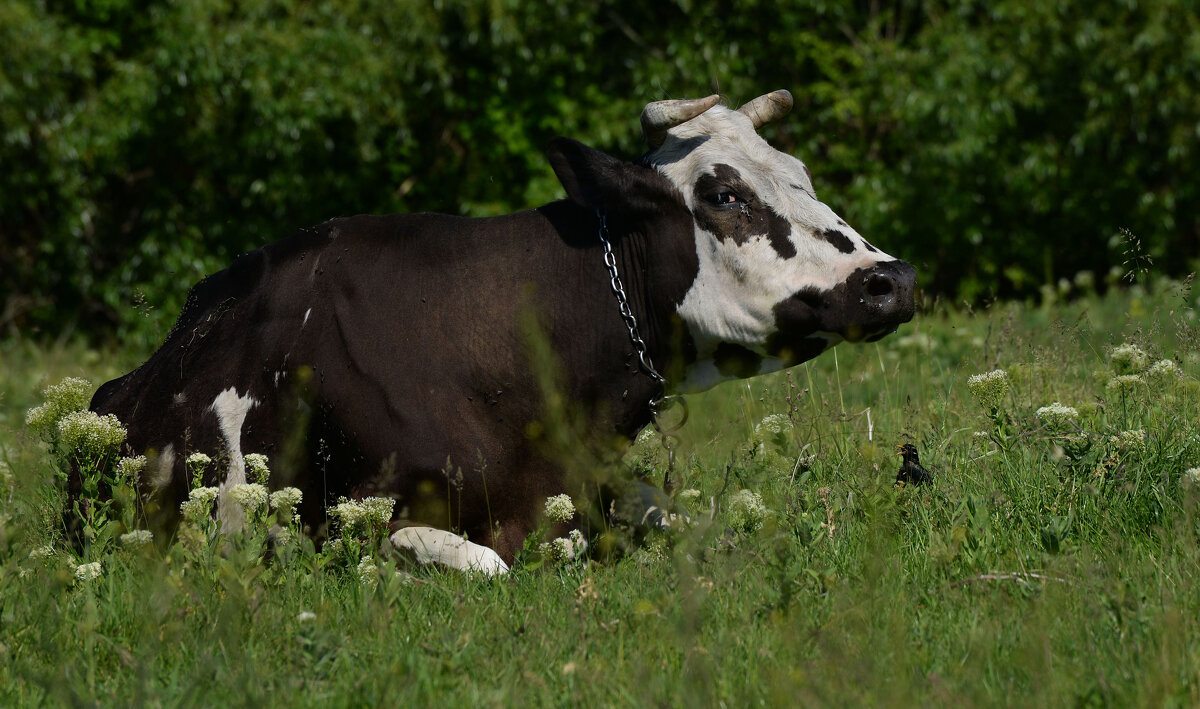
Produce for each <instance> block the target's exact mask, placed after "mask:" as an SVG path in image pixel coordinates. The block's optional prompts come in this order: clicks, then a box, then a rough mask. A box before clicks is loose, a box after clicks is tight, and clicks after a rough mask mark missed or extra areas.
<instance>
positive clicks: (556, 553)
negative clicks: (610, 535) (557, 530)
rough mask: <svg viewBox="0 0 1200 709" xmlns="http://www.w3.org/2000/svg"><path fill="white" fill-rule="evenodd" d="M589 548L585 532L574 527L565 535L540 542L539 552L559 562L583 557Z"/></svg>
mask: <svg viewBox="0 0 1200 709" xmlns="http://www.w3.org/2000/svg"><path fill="white" fill-rule="evenodd" d="M587 548H588V544H587V540H586V539H584V538H583V532H580V531H579V530H578V529H572V530H571V532H570V533H569V534H568V535H567V536H565V537H558V538H557V539H553V540H551V541H549V542H542V543H541V544H539V545H538V552H539V553H541V554H542V555H543V556H546V557H548V558H551V559H553V560H555V561H557V562H560V563H565V562H568V561H574V560H575V559H578V558H581V557H582V556H583V554H584V552H586V551H587Z"/></svg>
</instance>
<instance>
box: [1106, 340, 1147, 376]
mask: <svg viewBox="0 0 1200 709" xmlns="http://www.w3.org/2000/svg"><path fill="white" fill-rule="evenodd" d="M1108 361H1109V364H1111V365H1112V369H1113V371H1114V372H1116V373H1117V374H1136V373H1137V372H1141V371H1144V370H1145V369H1146V365H1148V364H1150V356H1149V355H1147V354H1146V352H1145V350H1143V349H1142V348H1141V347H1138V346H1137V345H1135V344H1133V343H1132V342H1126V343H1125V344H1123V345H1120V346H1118V347H1114V348H1112V350H1110V351H1109V353H1108Z"/></svg>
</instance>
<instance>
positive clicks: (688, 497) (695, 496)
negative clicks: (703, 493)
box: [679, 487, 700, 502]
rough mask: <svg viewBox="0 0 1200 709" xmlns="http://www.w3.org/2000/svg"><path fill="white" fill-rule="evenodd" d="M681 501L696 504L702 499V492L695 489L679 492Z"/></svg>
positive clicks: (690, 488)
mask: <svg viewBox="0 0 1200 709" xmlns="http://www.w3.org/2000/svg"><path fill="white" fill-rule="evenodd" d="M679 499H680V500H681V501H683V502H695V501H696V500H699V499H700V491H699V490H697V489H696V488H694V487H689V488H688V489H686V490H680V491H679Z"/></svg>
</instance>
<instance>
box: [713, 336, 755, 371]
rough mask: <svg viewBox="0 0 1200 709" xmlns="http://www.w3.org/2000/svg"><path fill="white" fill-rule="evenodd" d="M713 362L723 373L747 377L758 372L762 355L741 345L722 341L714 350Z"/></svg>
mask: <svg viewBox="0 0 1200 709" xmlns="http://www.w3.org/2000/svg"><path fill="white" fill-rule="evenodd" d="M713 362H714V363H715V364H716V365H717V371H718V372H720V373H721V374H722V375H724V376H726V377H737V378H738V379H745V378H746V377H753V376H754V375H755V374H758V370H759V367H760V366H761V365H762V357H761V356H759V355H757V354H755V353H753V352H751V351H750V350H748V349H746V348H745V347H742V346H741V345H735V344H731V343H729V342H722V343H721V344H719V345H717V349H716V350H715V351H714V352H713Z"/></svg>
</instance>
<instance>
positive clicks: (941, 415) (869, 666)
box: [0, 282, 1200, 706]
mask: <svg viewBox="0 0 1200 709" xmlns="http://www.w3.org/2000/svg"><path fill="white" fill-rule="evenodd" d="M1195 306H1196V302H1195V299H1194V298H1193V297H1192V294H1191V293H1190V292H1186V291H1185V290H1184V289H1183V288H1182V287H1181V286H1179V285H1178V284H1171V283H1167V282H1161V283H1156V284H1154V286H1153V288H1150V289H1145V288H1142V287H1138V286H1135V287H1133V288H1131V289H1130V290H1128V291H1125V292H1121V293H1116V294H1112V295H1110V296H1107V297H1103V298H1101V297H1098V296H1094V295H1093V296H1088V297H1084V298H1082V299H1080V300H1078V301H1076V302H1073V303H1068V304H1061V303H1059V304H1049V305H1029V304H997V305H995V306H993V307H991V308H987V309H983V310H980V311H976V312H966V311H963V310H959V309H955V308H949V307H944V306H942V305H935V306H933V307H931V308H929V309H927V311H926V312H924V313H922V314H921V315H920V317H919V318H918V319H917V320H916V321H915V322H914V323H913V324H911V325H909V326H906V327H905V328H903V329H902V330H901V332H900V333H898V334H897V335H895V336H893V337H891V338H889V339H887V340H884V341H883V342H881V343H879V344H877V345H866V346H862V347H852V346H844V347H842V348H839V350H838V351H837V352H838V356H837V359H836V362H835V360H834V358H833V357H829V356H826V357H823V358H821V359H819V360H817V361H814V362H812V363H809V364H807V365H802V366H800V367H797V368H795V369H793V370H792V371H790V372H784V373H779V374H777V375H773V376H769V377H763V378H758V379H752V380H747V381H742V382H731V383H728V384H725V385H722V386H720V387H718V388H716V389H715V390H713V391H711V392H709V393H706V394H705V395H702V396H695V397H691V398H690V410H691V421H690V422H689V424H688V425H687V427H686V428H685V429H684V430H683V432H682V442H681V443H680V444H679V451H680V452H679V456H680V457H679V459H678V462H677V466H676V467H677V472H676V476H677V478H678V479H679V482H680V487H681V488H682V489H684V490H685V491H686V490H696V491H698V495H697V494H696V493H684V494H686V495H687V499H689V500H690V502H689V503H688V504H689V505H690V507H691V512H692V518H693V523H692V525H691V526H690V527H687V528H683V529H679V530H677V531H676V532H675V533H674V534H673V535H672V537H671V538H670V539H669V540H666V541H669V542H670V543H669V544H665V543H663V542H664V540H658V539H652V540H650V541H649V543H648V545H647V546H646V548H644V549H642V550H640V551H637V552H635V553H633V554H631V555H630V556H628V557H625V558H623V559H620V560H617V561H613V562H608V563H603V564H602V563H590V564H581V563H564V564H552V563H547V564H544V565H541V566H536V567H535V565H534V564H525V565H521V564H518V565H517V566H516V567H515V568H514V570H513V572H512V573H511V574H510V575H509V576H507V577H504V578H502V579H500V580H486V579H482V578H478V577H472V576H467V575H463V574H459V573H450V572H443V571H440V570H438V569H435V568H418V569H408V572H409V573H408V574H402V575H396V574H394V573H391V567H390V566H388V564H389V563H392V562H386V561H384V560H382V559H381V560H380V564H381V570H382V571H384V572H385V573H378V574H375V575H374V576H373V577H372V578H371V579H369V581H368V583H363V581H362V580H360V577H359V575H358V574H356V573H355V572H354V569H353V568H348V567H345V566H340V565H336V564H325V563H323V562H322V559H321V556H320V555H316V554H311V553H309V554H304V553H300V554H296V555H294V556H293V557H290V558H286V559H282V560H276V562H274V563H270V564H264V563H263V562H262V561H261V558H260V555H259V554H257V553H255V552H254V551H253V550H246V549H243V550H241V551H237V550H233V551H229V552H226V553H223V554H213V555H209V556H208V557H205V558H203V559H199V558H197V557H195V556H189V555H188V554H185V553H182V552H181V551H179V550H178V547H172V548H170V549H168V550H163V549H154V548H151V549H143V550H131V549H118V550H117V551H115V552H114V553H113V554H112V555H111V556H109V557H107V558H106V559H105V560H104V570H103V573H102V575H101V576H100V577H99V578H97V579H95V580H93V581H86V582H84V581H78V580H76V578H75V576H74V571H73V563H74V562H73V561H72V560H70V559H68V558H67V556H66V555H65V554H64V553H62V552H61V551H59V552H58V553H56V554H55V555H52V556H49V557H44V558H31V557H30V553H31V552H35V550H37V549H38V548H39V547H41V546H43V545H45V544H47V543H53V544H55V545H57V548H59V549H61V543H60V542H57V541H56V540H55V539H53V537H52V535H51V531H52V528H53V524H54V522H55V517H54V505H55V504H56V503H59V504H60V503H61V499H60V497H59V496H58V495H57V493H54V492H53V490H54V486H53V483H52V480H51V477H52V466H51V465H50V463H49V458H48V456H47V454H46V452H45V451H44V450H43V448H42V447H41V445H40V444H39V443H38V442H37V441H36V440H35V439H33V438H32V437H31V436H29V434H28V433H27V432H25V431H24V429H23V417H24V411H25V410H26V409H27V408H29V407H31V406H34V405H36V404H38V403H39V399H38V392H39V391H40V390H41V388H42V386H44V385H45V384H47V383H51V382H53V381H57V380H58V379H60V378H61V377H63V376H68V375H71V376H86V377H89V378H91V379H92V381H93V382H94V383H97V384H98V383H99V382H100V381H102V380H104V379H106V378H108V377H110V376H112V375H114V374H116V373H118V372H120V371H123V370H124V369H126V368H127V367H128V366H130V365H132V364H134V363H136V361H137V360H138V359H139V358H140V357H142V356H144V355H145V354H146V352H145V351H141V352H132V351H130V352H120V351H114V352H105V353H102V354H95V353H92V352H90V351H89V350H87V349H86V348H84V347H82V346H77V345H58V346H50V347H39V346H36V345H34V344H31V343H29V342H26V341H21V340H10V341H8V342H5V343H0V356H3V358H4V367H3V370H2V372H0V392H2V394H0V396H2V397H3V398H0V402H2V404H3V410H2V411H0V414H2V417H3V418H0V459H3V460H5V461H7V462H8V463H9V465H10V467H11V469H12V472H13V475H14V482H13V484H12V486H11V488H10V490H9V491H6V492H10V493H11V496H10V498H9V505H8V507H7V513H6V516H5V519H4V523H3V525H0V606H2V607H0V658H2V659H3V661H2V662H0V703H2V704H4V705H6V706H11V705H34V704H39V705H40V704H45V703H64V704H65V703H72V704H73V703H95V702H100V703H116V704H131V703H139V704H141V703H151V704H170V705H175V704H189V705H193V704H194V705H211V704H250V703H254V704H260V705H266V706H275V705H291V704H294V703H296V702H297V701H303V702H306V703H309V702H312V703H315V702H318V701H320V702H330V703H333V704H336V705H364V704H372V705H378V704H385V703H387V704H402V703H416V704H422V705H423V704H429V703H432V702H433V701H435V700H436V701H438V702H439V703H441V702H465V703H470V704H473V705H474V704H506V705H517V704H529V705H539V706H540V705H569V704H587V705H642V704H661V705H670V706H682V705H697V704H699V705H715V704H718V703H722V702H723V703H725V704H726V705H738V706H743V705H748V704H752V703H760V704H768V705H794V704H797V703H800V702H804V703H812V704H818V705H821V704H833V705H860V704H872V705H913V704H939V705H948V704H954V705H964V704H965V705H975V704H978V705H996V704H1036V705H1055V706H1060V705H1064V704H1076V705H1084V706H1091V705H1095V706H1106V705H1117V706H1130V705H1155V706H1160V705H1164V704H1167V705H1189V706H1194V705H1196V704H1198V703H1200V583H1198V582H1197V574H1198V573H1200V547H1198V545H1197V540H1198V534H1200V524H1198V522H1200V518H1198V516H1197V511H1198V505H1200V485H1196V484H1192V480H1191V478H1190V477H1189V474H1188V472H1187V471H1189V469H1191V468H1194V467H1198V466H1200V435H1198V432H1197V429H1198V426H1197V424H1198V423H1200V422H1198V420H1197V419H1198V416H1200V413H1198V412H1200V382H1198V380H1197V376H1198V375H1200V352H1198V350H1197V339H1196V331H1195V329H1194V327H1195V324H1196V323H1195V315H1194V308H1195ZM1127 342H1128V343H1133V344H1135V345H1137V346H1138V347H1140V348H1141V349H1142V350H1144V351H1145V352H1146V353H1147V357H1148V359H1147V367H1146V368H1148V365H1149V364H1150V363H1153V362H1155V361H1158V360H1161V359H1171V360H1172V361H1174V362H1175V363H1176V365H1177V366H1178V367H1179V368H1180V374H1178V375H1176V374H1171V375H1170V376H1168V377H1157V376H1151V375H1148V374H1145V373H1144V369H1143V370H1142V371H1143V374H1142V377H1143V381H1142V383H1140V384H1132V385H1130V386H1129V387H1128V388H1124V389H1122V388H1120V387H1119V386H1116V385H1114V386H1112V387H1110V386H1109V382H1110V380H1112V379H1113V378H1114V377H1115V376H1116V375H1117V369H1119V366H1117V365H1116V364H1115V363H1114V361H1113V359H1112V357H1111V355H1110V352H1111V351H1112V349H1113V348H1114V347H1117V346H1119V345H1122V344H1124V343H1127ZM996 368H1001V369H1003V370H1005V372H1006V373H1007V381H1008V382H1009V388H1008V390H1007V392H1006V393H1005V394H1004V396H1003V398H1002V400H1001V401H1000V404H999V406H998V407H997V409H996V411H995V412H994V413H993V412H992V411H991V410H990V409H989V408H987V407H985V406H981V405H980V404H979V403H978V402H977V401H976V399H975V397H974V396H973V395H972V394H971V392H970V391H969V390H968V386H967V380H968V378H969V377H970V376H972V375H975V374H980V373H984V372H989V371H992V370H993V369H996ZM1054 402H1060V403H1061V404H1063V405H1065V406H1068V407H1072V408H1073V409H1074V410H1075V416H1074V418H1073V419H1070V420H1068V422H1067V423H1065V424H1064V425H1062V426H1061V427H1059V426H1056V425H1054V424H1053V423H1052V422H1051V421H1050V420H1049V419H1047V418H1046V417H1047V416H1048V414H1045V413H1043V415H1042V416H1041V417H1039V416H1038V414H1037V411H1038V409H1039V408H1041V407H1045V406H1048V405H1050V404H1052V403H1054ZM769 417H770V418H769ZM1136 430H1141V431H1144V434H1145V435H1144V437H1141V438H1138V439H1136V440H1135V439H1134V437H1132V436H1131V435H1126V437H1125V438H1124V439H1122V438H1121V434H1122V432H1128V431H1136ZM1084 434H1086V436H1085V435H1084ZM1114 437H1115V438H1114ZM902 442H911V443H913V444H915V445H916V446H917V448H918V449H919V450H920V452H921V460H922V462H923V463H924V464H925V465H926V466H927V467H928V468H929V469H930V470H931V471H932V472H933V475H934V483H933V484H932V485H930V486H924V487H916V488H903V489H896V488H895V487H894V486H893V481H894V479H895V475H896V471H897V469H898V467H899V458H898V457H897V456H896V455H895V447H896V445H897V444H899V443H902ZM626 462H627V464H628V465H629V466H630V467H631V468H635V467H636V468H642V469H645V468H647V467H649V468H651V469H654V470H656V471H659V470H661V466H662V464H663V460H662V453H661V449H660V448H659V447H658V446H657V444H656V442H655V441H654V440H653V439H652V438H648V439H647V440H643V441H641V442H640V443H639V444H638V445H637V446H635V447H634V449H633V450H632V451H631V452H630V454H629V456H627V461H626ZM1198 477H1200V475H1198ZM742 490H749V491H752V492H754V493H757V494H758V495H759V496H761V500H762V502H763V504H764V506H765V509H766V512H765V513H761V512H757V511H755V509H754V508H752V507H744V508H739V507H738V505H739V504H743V502H744V501H745V500H746V499H749V498H747V497H744V496H743V498H741V499H742V501H743V502H735V497H737V496H738V495H739V493H740V491H742ZM35 556H36V552H35Z"/></svg>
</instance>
